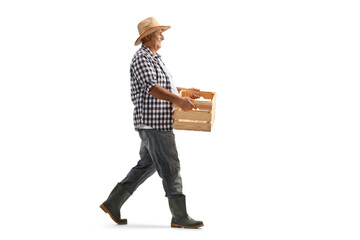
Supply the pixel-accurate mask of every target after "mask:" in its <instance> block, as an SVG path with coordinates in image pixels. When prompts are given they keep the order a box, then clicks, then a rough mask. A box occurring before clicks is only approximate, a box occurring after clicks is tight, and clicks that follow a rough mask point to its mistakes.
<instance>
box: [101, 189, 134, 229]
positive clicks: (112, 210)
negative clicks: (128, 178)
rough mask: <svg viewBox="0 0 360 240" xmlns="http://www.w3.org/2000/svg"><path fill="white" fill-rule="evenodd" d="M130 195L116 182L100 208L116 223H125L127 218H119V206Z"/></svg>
mask: <svg viewBox="0 0 360 240" xmlns="http://www.w3.org/2000/svg"><path fill="white" fill-rule="evenodd" d="M130 196H131V193H130V192H129V191H128V190H126V189H125V188H124V187H123V186H122V185H121V184H120V183H118V184H117V185H116V186H115V188H114V189H113V190H112V191H111V193H110V195H109V197H108V199H107V200H106V201H105V202H104V203H103V204H101V205H100V208H101V209H102V210H103V211H104V212H106V213H108V214H109V215H110V217H111V218H112V220H114V221H115V222H116V223H117V224H127V219H121V215H120V208H121V206H122V205H123V204H124V202H125V201H126V200H127V199H128V198H129V197H130Z"/></svg>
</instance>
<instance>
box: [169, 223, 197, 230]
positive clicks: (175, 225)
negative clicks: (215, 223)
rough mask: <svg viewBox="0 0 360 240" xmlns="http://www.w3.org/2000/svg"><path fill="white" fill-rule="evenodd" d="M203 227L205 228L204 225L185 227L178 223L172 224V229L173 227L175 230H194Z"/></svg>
mask: <svg viewBox="0 0 360 240" xmlns="http://www.w3.org/2000/svg"><path fill="white" fill-rule="evenodd" d="M203 226H204V224H200V225H197V226H193V227H189V226H183V225H179V224H176V223H172V224H171V227H173V228H190V229H193V228H199V227H203Z"/></svg>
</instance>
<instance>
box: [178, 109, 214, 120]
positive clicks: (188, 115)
mask: <svg viewBox="0 0 360 240" xmlns="http://www.w3.org/2000/svg"><path fill="white" fill-rule="evenodd" d="M211 117H212V113H210V112H201V111H189V112H185V111H182V110H179V111H175V112H174V118H175V119H188V120H200V121H206V122H210V121H211Z"/></svg>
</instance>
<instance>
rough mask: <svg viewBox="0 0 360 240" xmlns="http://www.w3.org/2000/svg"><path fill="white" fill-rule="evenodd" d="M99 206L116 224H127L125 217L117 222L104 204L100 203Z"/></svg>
mask: <svg viewBox="0 0 360 240" xmlns="http://www.w3.org/2000/svg"><path fill="white" fill-rule="evenodd" d="M100 208H101V209H102V210H103V211H104V212H105V213H107V214H109V215H110V217H111V219H112V220H114V222H116V223H117V224H120V225H126V224H127V219H124V222H119V221H117V220H116V219H115V218H114V217H113V216H112V215H111V213H110V211H109V210H108V209H107V208H106V207H105V206H104V204H101V205H100Z"/></svg>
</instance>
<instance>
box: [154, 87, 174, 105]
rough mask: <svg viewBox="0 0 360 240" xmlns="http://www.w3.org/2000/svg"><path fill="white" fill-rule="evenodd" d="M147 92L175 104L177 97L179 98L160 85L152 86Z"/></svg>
mask: <svg viewBox="0 0 360 240" xmlns="http://www.w3.org/2000/svg"><path fill="white" fill-rule="evenodd" d="M149 93H150V94H151V95H152V96H153V97H156V98H158V99H161V100H166V101H169V102H172V103H174V104H176V103H177V102H178V101H179V99H181V98H180V97H179V96H178V95H176V94H173V93H172V92H170V91H168V90H166V89H165V88H163V87H161V86H160V85H155V86H153V87H152V88H151V89H150V91H149Z"/></svg>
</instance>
